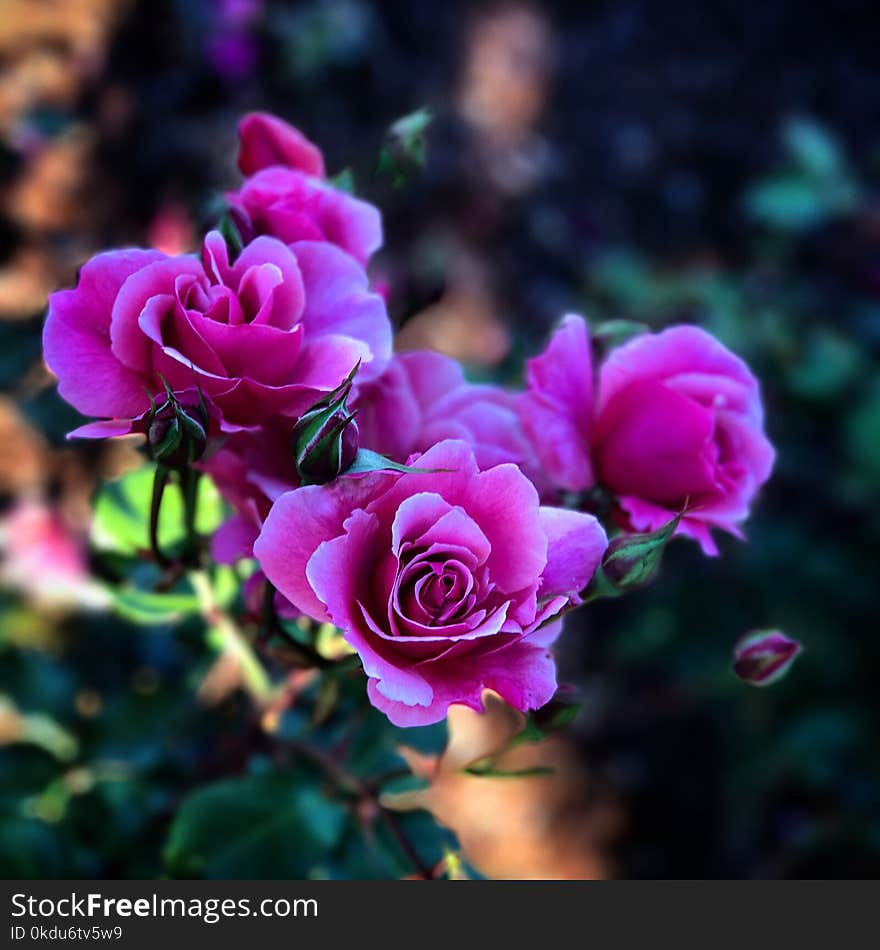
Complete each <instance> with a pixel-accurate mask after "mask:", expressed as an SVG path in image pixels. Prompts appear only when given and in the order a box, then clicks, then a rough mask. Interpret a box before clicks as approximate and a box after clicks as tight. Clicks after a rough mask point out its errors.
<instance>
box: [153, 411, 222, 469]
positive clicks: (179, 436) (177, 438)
mask: <svg viewBox="0 0 880 950" xmlns="http://www.w3.org/2000/svg"><path fill="white" fill-rule="evenodd" d="M207 430H208V418H207V413H206V411H205V408H204V405H203V404H201V405H188V404H186V403H181V402H180V401H179V400H178V399H177V398H176V397H175V396H173V395H172V394H169V396H168V399H167V400H166V401H165V403H164V404H163V405H162V406H160V407H159V408H158V409H156V410H155V411H154V412H153V413H152V415H151V417H150V422H149V427H148V429H147V445H148V447H149V452H150V457H151V458H152V459H153V460H154V461H156V462H159V463H161V464H162V465H164V466H166V467H167V468H173V469H182V468H186V467H188V466H189V465H191V464H192V463H193V462H196V461H198V460H199V459H200V458H201V457H202V456H203V455H204V453H205V448H206V446H207V444H208V431H207Z"/></svg>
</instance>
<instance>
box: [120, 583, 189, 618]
mask: <svg viewBox="0 0 880 950" xmlns="http://www.w3.org/2000/svg"><path fill="white" fill-rule="evenodd" d="M107 593H108V594H109V595H110V597H111V599H112V601H113V606H114V608H115V609H116V612H117V613H118V614H120V616H122V617H124V618H125V619H126V620H130V621H131V622H132V623H138V624H146V625H157V626H158V625H160V624H170V623H176V622H177V621H179V620H181V619H183V618H184V617H186V616H188V615H191V614H197V613H198V612H199V602H198V598H197V597H196V596H195V594H185V593H171V592H169V593H160V592H156V591H150V590H138V589H137V588H136V587H118V588H117V587H107Z"/></svg>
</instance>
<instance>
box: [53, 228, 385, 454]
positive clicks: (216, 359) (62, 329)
mask: <svg viewBox="0 0 880 950" xmlns="http://www.w3.org/2000/svg"><path fill="white" fill-rule="evenodd" d="M43 349H44V354H45V358H46V362H47V363H48V364H49V366H50V368H51V369H52V370H53V371H54V372H55V373H56V375H57V376H58V380H59V384H58V388H59V392H60V393H61V395H62V396H63V397H64V398H65V399H66V400H67V401H68V402H69V403H71V405H73V406H74V407H75V408H76V409H78V410H79V411H80V412H82V413H84V414H85V415H91V416H104V417H106V416H111V417H115V418H117V419H131V418H133V417H136V416H139V415H141V414H142V413H144V412H145V411H146V410H147V409H148V408H149V398H148V394H149V393H152V394H159V393H161V392H162V390H163V383H162V379H165V380H167V382H168V383H169V384H170V385H171V387H172V388H174V389H175V390H184V389H189V388H195V387H197V388H200V389H201V390H202V392H203V393H205V395H206V396H207V397H209V398H210V399H211V400H212V401H213V404H214V405H215V406H216V408H217V410H218V411H219V412H220V414H221V416H222V426H223V429H224V430H225V431H234V430H236V429H238V428H241V427H253V426H257V425H259V424H260V423H261V422H263V420H265V419H266V417H267V416H269V415H272V414H274V413H279V412H284V413H290V414H296V413H298V412H301V411H302V410H303V409H305V408H306V407H308V406H309V405H311V404H312V403H313V402H314V401H315V399H316V398H317V397H318V396H319V395H320V394H321V393H323V392H327V391H329V390H331V389H333V388H334V387H336V386H338V385H339V382H340V381H341V380H342V379H343V378H344V377H345V376H346V374H347V373H348V372H349V371H350V370H351V368H352V367H353V366H354V365H355V363H357V361H358V360H361V361H362V362H363V363H367V364H368V363H370V361H374V360H375V361H377V362H378V363H380V364H381V363H382V362H384V360H386V359H387V358H388V357H389V355H390V349H391V326H390V323H389V321H388V317H387V314H386V312H385V306H384V304H383V302H382V299H381V298H380V297H378V296H377V295H376V294H373V293H371V292H370V291H369V288H368V285H367V276H366V274H365V273H364V271H363V269H362V268H361V267H360V266H359V265H358V264H357V263H356V262H355V261H354V260H353V259H352V258H351V257H349V256H348V255H347V254H344V253H343V252H342V251H340V250H339V249H338V248H335V247H333V246H332V245H329V244H322V243H315V242H310V241H301V242H297V243H295V244H293V245H291V246H290V247H288V246H287V245H285V244H283V243H281V242H280V241H277V240H275V239H273V238H269V237H259V238H256V239H255V240H254V241H252V242H251V243H250V244H248V245H247V246H246V247H245V248H244V250H243V251H242V252H241V254H240V255H239V256H238V258H237V259H236V260H235V261H234V262H230V261H229V257H228V249H227V246H226V242H225V241H224V240H223V238H222V236H221V235H220V234H219V233H218V232H216V231H215V232H212V233H210V234H209V235H208V236H207V237H206V238H205V242H204V246H203V249H202V254H201V257H197V256H194V255H181V256H177V257H167V256H165V255H164V254H161V253H159V252H157V251H140V250H128V251H111V252H109V253H105V254H99V255H98V256H97V257H95V258H93V259H92V260H91V261H89V262H88V263H87V264H86V265H85V266H84V267H83V269H82V272H81V274H80V280H79V284H78V286H77V287H76V289H75V290H63V291H59V292H58V293H55V294H53V295H52V296H51V298H50V300H49V314H48V318H47V320H46V326H45V329H44V334H43ZM367 372H369V369H368V370H367ZM81 434H83V435H86V434H94V433H89V432H83V433H81Z"/></svg>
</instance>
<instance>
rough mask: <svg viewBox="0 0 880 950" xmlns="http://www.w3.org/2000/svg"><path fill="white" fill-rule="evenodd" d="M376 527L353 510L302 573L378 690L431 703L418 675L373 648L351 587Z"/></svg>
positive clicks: (360, 575) (367, 559) (364, 567)
mask: <svg viewBox="0 0 880 950" xmlns="http://www.w3.org/2000/svg"><path fill="white" fill-rule="evenodd" d="M377 530H378V524H377V521H376V518H375V516H373V515H368V514H367V513H366V512H364V511H362V510H357V511H355V512H353V514H352V515H351V517H350V518H349V519H348V520H347V521H346V523H345V533H344V534H343V535H341V536H340V537H337V538H334V539H333V540H331V541H325V542H324V543H323V544H321V545H320V547H319V548H318V550H317V551H315V553H314V554H313V555H312V557H311V558H310V560H309V562H308V565H307V567H306V575H307V578H308V581H309V583H310V584H311V586H312V588H313V590H314V591H315V594H316V596H317V597H318V599H319V600H320V601H321V602H323V603H325V604H326V605H327V615H328V617H329V618H330V619H331V620H332V622H333V623H335V624H336V625H337V626H338V627H341V628H342V631H343V634H344V636H345V639H346V641H347V642H348V643H349V644H350V645H351V646H353V647H354V648H355V650H357V653H358V656H360V658H361V662H362V663H363V666H364V672H365V673H366V674H367V676H370V677H373V678H375V679H377V680H378V681H379V682H378V684H377V687H378V688H379V689H380V690H381V692H382V694H383V695H384V696H385V697H387V698H388V699H393V700H395V701H397V702H403V703H405V704H406V705H419V706H424V705H427V704H428V703H430V702H431V698H432V690H431V687H430V686H429V685H428V684H427V682H425V680H424V679H423V678H422V676H420V675H419V674H418V673H416V672H414V671H413V670H412V669H403V668H401V667H400V666H398V665H397V664H395V663H393V662H391V661H389V660H388V659H387V658H386V656H385V655H384V653H383V652H380V650H379V649H377V647H376V645H375V644H374V639H375V634H373V633H372V631H370V630H369V628H368V627H367V626H366V624H365V623H364V619H363V616H364V615H363V613H362V612H361V610H360V608H359V607H358V601H357V586H358V585H359V584H361V583H363V579H364V575H365V573H366V572H367V571H368V570H369V568H370V565H371V564H372V563H373V562H374V539H375V536H376V533H377ZM270 579H271V577H270Z"/></svg>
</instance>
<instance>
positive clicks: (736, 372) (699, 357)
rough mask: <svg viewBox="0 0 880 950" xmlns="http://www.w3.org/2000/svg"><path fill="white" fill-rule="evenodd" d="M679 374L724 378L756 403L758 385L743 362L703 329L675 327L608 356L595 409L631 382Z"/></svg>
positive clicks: (628, 344) (650, 335) (648, 334)
mask: <svg viewBox="0 0 880 950" xmlns="http://www.w3.org/2000/svg"><path fill="white" fill-rule="evenodd" d="M682 373H684V374H698V373H699V374H707V375H711V376H723V377H727V378H729V379H732V380H735V381H737V382H739V383H740V384H742V385H743V386H744V387H746V389H747V390H748V391H749V393H750V403H751V402H758V401H759V400H758V384H757V382H756V380H755V377H754V376H753V375H752V372H751V370H750V369H749V368H748V366H747V365H746V364H745V363H744V362H743V360H741V359H740V358H739V357H738V356H736V355H735V354H733V353H731V352H730V350H728V349H727V348H726V347H725V346H724V345H723V344H722V343H720V342H719V341H718V340H716V339H715V338H714V337H713V336H712V335H711V334H709V333H707V332H706V331H705V330H701V329H700V328H699V327H694V326H677V327H670V328H669V329H668V330H664V331H663V332H662V333H656V334H651V333H646V334H644V335H642V336H639V337H636V338H635V339H634V340H630V342H629V343H626V344H624V345H623V346H620V347H618V348H617V349H615V350H613V351H612V352H611V353H610V354H609V356H608V358H607V359H606V360H605V362H604V363H603V364H602V368H601V370H600V373H599V406H598V410H599V412H602V411H603V410H604V408H605V406H606V405H607V404H608V402H609V401H610V400H611V399H613V398H614V396H615V395H616V394H617V393H618V392H620V390H621V389H623V388H624V387H626V386H629V385H630V384H631V383H632V382H634V381H637V380H649V379H653V380H658V379H672V378H673V377H675V376H678V375H679V374H682Z"/></svg>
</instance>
